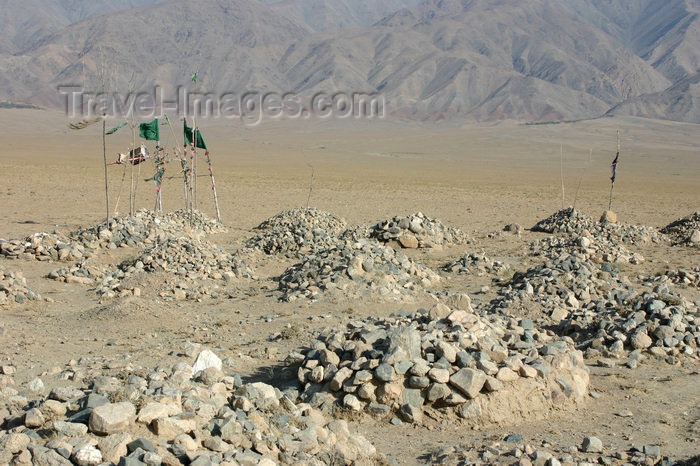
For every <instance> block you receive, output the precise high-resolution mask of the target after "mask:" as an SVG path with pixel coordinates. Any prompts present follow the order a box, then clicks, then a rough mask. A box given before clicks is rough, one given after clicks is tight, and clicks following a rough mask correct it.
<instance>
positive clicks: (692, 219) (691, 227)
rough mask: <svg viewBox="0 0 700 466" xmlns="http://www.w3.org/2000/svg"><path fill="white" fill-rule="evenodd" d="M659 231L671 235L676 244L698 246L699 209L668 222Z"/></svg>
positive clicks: (699, 236)
mask: <svg viewBox="0 0 700 466" xmlns="http://www.w3.org/2000/svg"><path fill="white" fill-rule="evenodd" d="M661 233H665V234H667V235H670V236H672V238H673V243H674V244H676V245H680V244H687V245H689V246H700V211H698V212H694V213H692V214H691V215H688V216H687V217H684V218H681V219H679V220H676V221H675V222H671V223H669V224H668V225H666V226H665V227H663V228H662V229H661Z"/></svg>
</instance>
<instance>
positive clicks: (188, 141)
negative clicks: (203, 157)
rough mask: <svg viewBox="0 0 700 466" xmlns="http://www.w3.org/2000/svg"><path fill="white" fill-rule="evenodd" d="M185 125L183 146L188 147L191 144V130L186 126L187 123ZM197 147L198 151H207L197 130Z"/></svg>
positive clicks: (200, 133)
mask: <svg viewBox="0 0 700 466" xmlns="http://www.w3.org/2000/svg"><path fill="white" fill-rule="evenodd" d="M184 125H185V130H184V133H185V145H187V146H189V145H191V144H192V128H190V127H189V126H187V121H185V122H184ZM197 147H198V148H200V149H204V150H209V149H207V144H206V143H205V142H204V138H203V137H202V132H201V131H199V130H197Z"/></svg>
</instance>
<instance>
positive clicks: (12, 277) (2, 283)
mask: <svg viewBox="0 0 700 466" xmlns="http://www.w3.org/2000/svg"><path fill="white" fill-rule="evenodd" d="M39 299H41V295H39V293H37V292H36V291H34V290H32V289H31V288H29V287H27V279H26V278H24V275H22V272H8V271H6V270H3V269H1V268H0V305H9V304H12V303H17V304H23V303H24V302H25V300H29V301H36V300H39Z"/></svg>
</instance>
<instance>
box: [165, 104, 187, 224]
mask: <svg viewBox="0 0 700 466" xmlns="http://www.w3.org/2000/svg"><path fill="white" fill-rule="evenodd" d="M165 121H166V122H168V128H170V134H172V135H173V140H174V141H175V150H176V151H177V154H178V156H179V157H180V164H181V165H182V172H183V174H184V179H185V183H184V187H183V188H184V199H185V210H187V204H188V194H187V193H188V191H189V189H188V186H187V152H186V151H185V153H183V154H180V148H179V147H178V142H177V136H175V130H174V129H173V125H172V124H171V123H170V118H168V115H167V114H166V115H165Z"/></svg>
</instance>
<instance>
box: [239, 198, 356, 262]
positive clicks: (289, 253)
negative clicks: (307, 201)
mask: <svg viewBox="0 0 700 466" xmlns="http://www.w3.org/2000/svg"><path fill="white" fill-rule="evenodd" d="M346 226H347V225H346V223H345V220H343V219H341V218H339V217H336V216H335V215H333V214H331V213H329V212H324V211H321V210H317V209H314V208H298V209H293V210H286V211H284V212H281V213H279V214H277V215H275V216H274V217H272V218H269V219H267V220H265V221H264V222H262V223H261V224H260V225H258V226H257V227H256V230H260V233H258V234H256V235H255V236H254V237H252V238H250V239H249V240H248V241H247V242H246V247H247V248H250V249H257V250H261V251H263V252H264V253H265V254H282V255H284V256H286V257H293V258H302V257H305V256H306V255H308V254H313V253H316V252H319V251H323V250H326V249H330V248H332V247H333V246H335V245H336V243H337V242H338V239H339V237H340V235H341V233H343V232H344V231H345V228H346Z"/></svg>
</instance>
